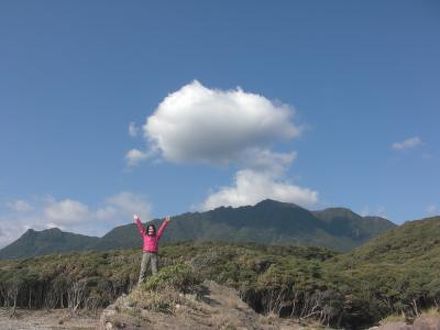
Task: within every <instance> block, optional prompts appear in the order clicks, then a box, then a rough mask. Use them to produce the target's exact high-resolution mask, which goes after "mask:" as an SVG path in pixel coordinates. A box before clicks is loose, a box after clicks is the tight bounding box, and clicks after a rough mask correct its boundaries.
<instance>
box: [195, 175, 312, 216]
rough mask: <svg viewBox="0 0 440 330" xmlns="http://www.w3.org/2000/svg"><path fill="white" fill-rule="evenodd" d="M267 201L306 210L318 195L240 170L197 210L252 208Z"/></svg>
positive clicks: (273, 177) (306, 189)
mask: <svg viewBox="0 0 440 330" xmlns="http://www.w3.org/2000/svg"><path fill="white" fill-rule="evenodd" d="M267 198H270V199H274V200H279V201H283V202H291V203H295V204H298V205H301V206H304V207H309V206H312V205H314V204H316V203H317V201H318V193H317V192H316V191H313V190H311V189H308V188H302V187H299V186H296V185H293V184H291V183H289V182H286V181H282V180H280V179H279V178H277V177H276V176H272V175H270V174H269V173H267V172H257V171H253V170H241V171H238V172H237V173H236V175H235V180H234V185H233V186H230V187H222V188H220V189H219V190H218V191H217V192H214V193H213V194H211V195H210V196H208V198H206V200H205V201H204V202H203V204H202V206H201V208H202V209H203V210H210V209H213V208H216V207H219V206H233V207H237V206H243V205H253V204H256V203H258V202H259V201H261V200H263V199H267Z"/></svg>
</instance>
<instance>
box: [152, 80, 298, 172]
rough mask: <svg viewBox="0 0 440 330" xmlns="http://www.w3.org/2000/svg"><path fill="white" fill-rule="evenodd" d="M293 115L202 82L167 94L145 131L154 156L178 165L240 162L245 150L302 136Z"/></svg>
mask: <svg viewBox="0 0 440 330" xmlns="http://www.w3.org/2000/svg"><path fill="white" fill-rule="evenodd" d="M293 115H294V110H293V108H292V107H289V106H287V105H284V104H276V103H275V102H272V101H270V100H268V99H267V98H265V97H264V96H262V95H258V94H254V93H247V92H244V91H243V90H241V89H235V90H219V89H210V88H207V87H205V86H203V85H202V84H200V83H199V82H198V81H194V82H192V83H190V84H188V85H185V86H183V87H182V88H181V89H179V90H178V91H176V92H174V93H171V94H170V95H168V96H167V97H166V98H165V99H164V100H163V101H162V102H161V103H160V104H159V106H158V107H157V109H156V110H155V112H154V113H153V115H151V116H150V117H148V118H147V121H146V123H145V125H144V127H143V129H144V136H145V138H146V139H147V143H148V145H149V149H150V150H151V152H156V153H159V154H160V155H161V156H162V157H163V158H165V159H166V160H168V161H171V162H175V163H185V162H186V163H194V162H202V163H211V164H229V163H236V162H240V160H241V157H242V153H243V152H244V151H246V150H255V149H261V148H263V149H264V148H265V146H269V145H270V144H272V143H275V142H277V141H286V140H289V139H291V138H293V137H295V136H297V135H299V134H300V130H301V129H300V127H299V126H297V125H295V124H294V123H293V121H292V118H293Z"/></svg>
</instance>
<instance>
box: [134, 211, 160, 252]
mask: <svg viewBox="0 0 440 330" xmlns="http://www.w3.org/2000/svg"><path fill="white" fill-rule="evenodd" d="M136 226H137V229H138V231H139V234H141V236H142V238H143V240H144V247H143V251H144V252H154V253H157V251H158V249H159V240H160V237H161V236H162V234H163V231H164V230H165V228H166V226H168V221H164V222H162V224H161V225H160V227H159V230H158V231H157V233H156V235H154V236H148V235H147V230H146V229H145V227H144V225H143V224H142V222H141V221H140V220H139V219H136Z"/></svg>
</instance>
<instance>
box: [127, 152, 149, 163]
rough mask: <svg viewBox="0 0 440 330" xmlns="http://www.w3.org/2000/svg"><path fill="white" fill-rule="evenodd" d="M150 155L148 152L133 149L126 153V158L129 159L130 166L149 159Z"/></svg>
mask: <svg viewBox="0 0 440 330" xmlns="http://www.w3.org/2000/svg"><path fill="white" fill-rule="evenodd" d="M148 157H149V155H148V154H147V153H146V152H143V151H141V150H138V149H131V150H130V151H128V152H127V154H126V155H125V159H126V160H127V164H128V166H136V165H139V163H141V162H143V161H145V160H147V159H148Z"/></svg>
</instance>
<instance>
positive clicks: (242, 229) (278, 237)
mask: <svg viewBox="0 0 440 330" xmlns="http://www.w3.org/2000/svg"><path fill="white" fill-rule="evenodd" d="M160 222H161V220H157V219H156V220H154V221H153V223H155V224H156V226H159V225H160ZM395 226H396V225H395V224H393V223H392V222H390V221H388V220H386V219H381V218H363V217H361V216H359V215H357V214H355V213H353V212H351V211H350V210H346V209H327V210H323V211H319V212H310V211H308V210H306V209H304V208H302V207H299V206H297V205H295V204H290V203H282V202H277V201H273V200H264V201H262V202H260V203H258V204H256V205H254V206H244V207H238V208H232V207H220V208H217V209H215V210H212V211H208V212H195V213H185V214H181V215H178V216H175V217H173V219H172V222H171V224H170V226H169V227H168V228H167V230H166V232H165V234H164V236H163V239H162V240H163V242H164V243H166V242H179V241H223V242H255V243H260V244H301V245H313V246H321V247H326V248H330V249H334V250H339V251H348V250H350V249H352V248H354V247H357V246H359V245H360V244H362V243H364V242H365V241H366V240H368V239H371V238H372V237H374V236H375V235H377V234H379V233H381V232H383V231H385V230H388V229H390V228H392V227H395ZM34 233H35V232H34ZM37 243H38V245H41V244H42V243H40V241H38V242H37ZM13 244H15V243H13ZM20 244H22V243H20ZM27 244H29V243H27ZM141 244H142V242H141V238H140V236H139V234H138V232H137V230H136V226H135V225H134V224H128V225H123V226H119V227H116V228H114V229H112V230H111V231H110V232H108V233H107V234H106V235H104V236H103V237H102V238H100V239H94V240H93V241H91V244H89V243H87V244H80V245H79V246H80V247H82V248H87V249H88V248H90V249H93V250H100V251H104V250H111V249H126V248H139V247H141ZM59 245H60V244H59V241H58V240H57V241H56V242H55V244H54V249H53V250H51V249H50V239H48V238H45V243H44V249H40V248H39V247H37V249H36V250H37V251H38V254H41V253H50V252H56V251H57V252H58V251H60V250H59V249H60V247H59ZM70 246H76V245H75V244H73V243H70V242H66V247H65V248H64V250H63V251H68V250H73V249H72V248H70ZM79 249H81V248H75V250H79ZM4 250H6V251H3V250H1V251H2V252H0V258H12V257H17V254H16V252H15V250H16V249H15V248H12V249H11V248H10V247H7V248H5V249H4ZM24 251H31V252H35V251H33V250H32V249H27V250H24ZM32 255H36V254H35V253H34V254H27V252H23V253H22V254H20V255H19V256H32Z"/></svg>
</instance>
